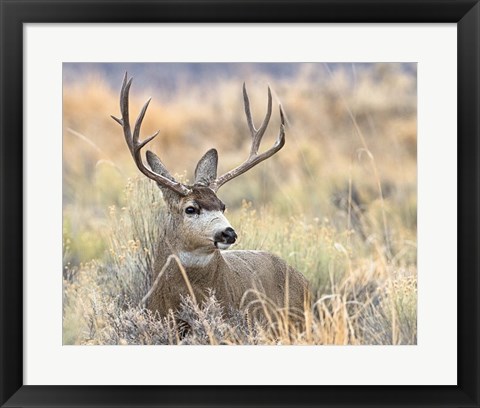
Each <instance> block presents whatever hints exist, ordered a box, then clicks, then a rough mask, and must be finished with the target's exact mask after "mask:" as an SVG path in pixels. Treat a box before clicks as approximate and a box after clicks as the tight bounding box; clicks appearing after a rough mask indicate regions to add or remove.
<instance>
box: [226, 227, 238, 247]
mask: <svg viewBox="0 0 480 408" xmlns="http://www.w3.org/2000/svg"><path fill="white" fill-rule="evenodd" d="M222 238H223V239H224V241H225V243H227V244H233V243H234V242H235V240H236V239H237V234H236V232H235V230H234V229H233V228H231V227H227V228H225V229H224V230H223V231H222Z"/></svg>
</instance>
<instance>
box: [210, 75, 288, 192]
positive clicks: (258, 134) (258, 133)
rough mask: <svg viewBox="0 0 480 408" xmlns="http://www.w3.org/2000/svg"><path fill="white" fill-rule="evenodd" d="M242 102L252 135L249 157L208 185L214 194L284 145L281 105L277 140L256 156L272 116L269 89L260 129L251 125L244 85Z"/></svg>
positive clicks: (280, 106) (283, 117)
mask: <svg viewBox="0 0 480 408" xmlns="http://www.w3.org/2000/svg"><path fill="white" fill-rule="evenodd" d="M243 102H244V104H245V115H246V116H247V122H248V128H249V129H250V133H251V134H252V147H251V148H250V155H249V156H248V159H247V160H245V161H244V162H243V163H242V164H240V165H239V166H238V167H235V168H234V169H233V170H230V171H229V172H228V173H225V174H224V175H222V176H221V177H218V178H217V179H216V180H215V181H213V182H212V183H211V184H210V188H211V189H212V190H213V191H215V192H217V190H218V189H219V188H220V187H221V186H222V185H223V184H225V183H226V182H227V181H230V180H232V179H234V178H235V177H238V176H240V174H243V173H245V172H246V171H247V170H250V169H251V168H252V167H254V166H256V165H257V164H258V163H260V162H262V161H264V160H265V159H268V158H269V157H271V156H273V155H274V154H275V153H277V152H278V151H279V150H280V149H281V148H282V147H283V146H284V145H285V115H284V113H283V109H282V105H278V107H279V109H280V119H281V124H280V132H279V134H278V137H277V140H276V141H275V143H274V145H273V146H272V147H271V148H270V149H269V150H267V151H265V152H263V153H261V154H258V149H259V147H260V143H261V142H262V138H263V135H264V133H265V130H266V129H267V126H268V122H269V121H270V116H271V115H272V93H271V92H270V87H268V105H267V114H266V115H265V118H264V119H263V122H262V124H261V125H260V128H258V129H255V126H254V124H253V119H252V113H251V112H250V101H249V99H248V94H247V88H246V86H245V83H244V84H243Z"/></svg>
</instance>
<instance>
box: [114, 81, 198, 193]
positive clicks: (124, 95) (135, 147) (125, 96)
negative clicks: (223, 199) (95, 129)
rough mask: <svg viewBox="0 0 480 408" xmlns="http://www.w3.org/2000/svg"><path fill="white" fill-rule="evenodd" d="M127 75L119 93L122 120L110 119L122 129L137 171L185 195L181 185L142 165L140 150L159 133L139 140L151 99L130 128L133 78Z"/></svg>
mask: <svg viewBox="0 0 480 408" xmlns="http://www.w3.org/2000/svg"><path fill="white" fill-rule="evenodd" d="M127 79H128V78H127V73H125V76H124V78H123V84H122V89H121V91H120V112H121V114H122V118H121V119H119V118H116V117H115V116H112V118H113V119H114V120H115V122H117V123H118V124H119V125H120V126H122V128H123V135H124V136H125V141H126V142H127V145H128V149H129V150H130V153H131V155H132V157H133V159H134V161H135V164H136V165H137V167H138V169H139V170H140V171H141V172H142V173H143V174H144V175H145V176H147V177H148V178H150V179H152V180H154V181H156V182H157V183H158V184H161V185H162V186H164V187H167V188H169V189H171V190H173V191H176V192H177V193H179V194H180V195H183V196H185V195H187V194H188V192H189V190H188V188H186V187H185V186H184V185H183V184H181V183H178V182H176V181H173V180H170V179H168V178H167V177H164V176H162V175H161V174H158V173H155V172H154V171H152V170H150V169H149V168H148V167H146V166H145V165H144V164H143V160H142V154H141V149H142V148H143V147H144V146H145V145H146V144H147V143H149V142H150V141H152V140H153V139H154V138H155V137H156V136H157V135H158V133H159V131H157V132H155V133H154V134H153V135H151V136H149V137H147V138H146V139H145V140H143V141H141V140H140V128H141V127H142V122H143V118H144V117H145V113H146V112H147V109H148V105H149V104H150V101H151V98H150V99H148V100H147V102H145V104H144V105H143V107H142V109H141V111H140V113H139V114H138V117H137V120H136V121H135V126H134V129H133V135H132V130H131V127H130V119H129V110H128V106H129V92H130V86H131V85H132V80H133V78H130V79H128V80H127Z"/></svg>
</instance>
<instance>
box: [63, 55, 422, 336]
mask: <svg viewBox="0 0 480 408" xmlns="http://www.w3.org/2000/svg"><path fill="white" fill-rule="evenodd" d="M320 68H322V67H321V66H320ZM253 77H254V78H255V80H251V81H247V84H249V85H250V87H249V91H250V98H251V102H252V111H253V113H254V117H255V118H257V120H259V119H258V118H260V117H261V115H262V114H263V112H264V109H265V106H264V104H265V100H266V95H265V83H267V82H268V83H270V85H271V87H272V89H273V91H274V92H275V93H276V95H278V96H279V97H280V99H281V102H282V105H283V106H284V108H285V111H286V113H287V118H288V127H287V145H286V146H285V148H284V149H283V150H282V151H281V152H280V153H278V154H277V155H276V156H275V157H274V158H272V159H270V160H268V161H266V162H265V163H263V164H261V165H259V166H258V167H257V168H255V169H254V170H252V171H250V172H249V173H247V174H245V175H243V176H242V177H240V178H238V179H236V180H235V181H232V182H231V183H229V184H227V185H225V187H223V188H222V189H221V190H220V194H219V195H220V197H221V198H222V200H223V201H225V202H226V204H227V206H228V207H229V208H228V212H227V217H228V218H229V220H230V221H231V223H232V225H233V226H234V227H235V229H236V230H237V233H238V235H239V237H240V239H239V242H238V245H237V249H238V248H248V249H264V250H268V251H270V252H274V253H276V254H278V255H280V256H281V257H283V258H284V259H286V260H287V261H288V262H289V263H290V264H291V265H293V266H294V267H296V268H297V269H298V270H300V271H302V272H303V273H304V274H305V275H306V276H307V278H308V279H309V280H310V282H311V283H312V287H313V289H314V301H313V302H312V305H308V306H306V308H305V311H304V313H305V316H306V322H307V325H306V328H305V330H301V331H299V330H296V329H295V328H293V327H291V325H289V323H288V322H287V321H286V320H285V318H284V317H283V316H284V315H283V314H282V313H281V311H278V312H277V313H278V315H277V318H276V319H275V321H276V323H275V324H272V325H269V324H268V322H255V321H252V319H251V317H250V316H248V315H244V314H242V313H240V312H238V311H232V310H223V308H222V307H221V305H220V304H218V302H217V301H216V299H215V294H214V293H212V294H211V296H210V298H209V299H207V300H206V301H205V302H204V303H203V304H201V305H197V304H195V302H193V301H192V300H191V299H189V298H186V299H184V303H183V306H182V308H181V310H180V311H179V313H180V314H181V315H182V318H183V319H184V320H185V321H187V322H188V323H189V325H190V326H191V327H193V328H194V330H193V331H191V332H189V333H188V334H187V335H186V336H184V337H181V338H180V337H179V335H178V333H179V329H178V328H177V327H176V326H175V324H176V323H175V320H174V319H173V318H172V317H171V316H170V317H167V318H163V319H160V318H159V317H158V316H155V315H152V313H150V312H149V311H148V310H145V309H144V308H143V307H142V304H141V300H142V298H143V297H144V296H145V294H146V293H147V292H148V290H149V288H150V287H151V285H152V282H151V281H150V276H149V271H150V269H151V266H152V264H153V259H154V253H155V242H156V239H157V236H158V228H159V226H160V225H161V223H162V218H163V211H164V206H163V202H162V199H161V195H160V193H159V191H157V188H156V186H153V185H152V184H151V183H150V182H149V181H146V180H141V179H137V178H136V174H137V171H136V169H135V168H134V166H133V163H132V160H131V158H130V157H129V155H128V152H127V149H126V147H125V146H124V141H123V138H122V136H121V131H120V129H119V128H118V125H116V124H115V123H114V122H113V121H112V120H111V119H110V118H109V115H110V114H117V113H118V92H117V90H114V91H112V90H111V89H110V88H109V87H108V86H107V85H106V83H105V82H103V81H101V80H98V79H97V80H94V81H93V80H91V81H89V82H87V83H82V84H71V85H68V86H65V89H64V214H63V216H64V271H63V279H64V343H65V344H415V343H416V333H417V329H416V304H417V288H416V84H415V79H414V77H412V76H411V75H408V74H406V73H404V72H403V71H402V70H400V69H398V67H397V66H396V65H395V64H385V65H380V64H379V65H375V66H373V67H370V68H369V69H365V70H358V71H356V72H355V82H354V83H353V84H352V81H351V79H350V77H349V75H348V71H347V69H337V70H335V71H333V72H332V71H330V70H329V69H323V70H322V69H319V66H318V65H309V64H305V66H304V68H303V70H301V71H300V72H299V74H298V75H297V76H296V77H294V78H289V79H288V80H286V79H282V80H279V79H276V78H265V77H258V76H255V75H254V76H253ZM246 79H248V78H246ZM118 82H119V84H120V82H121V78H119V81H118ZM250 82H251V84H250ZM151 92H152V95H153V96H154V99H153V101H152V104H151V108H150V110H149V112H148V113H147V116H146V118H145V124H144V126H143V131H144V134H149V133H153V131H155V130H156V129H157V128H160V129H161V134H160V136H159V137H158V141H156V142H155V143H156V145H155V146H153V149H154V150H156V151H157V152H158V153H159V154H160V156H161V157H162V159H163V160H164V162H166V164H167V166H168V167H169V168H170V169H171V170H172V171H173V172H174V173H177V174H178V175H180V176H181V177H183V178H184V179H186V178H188V177H191V174H192V170H193V168H194V166H195V163H196V161H197V160H198V159H199V157H200V156H201V155H202V153H203V152H204V151H206V150H207V149H208V148H210V147H212V146H215V147H217V149H218V150H219V154H220V169H219V171H220V172H222V171H225V170H228V169H230V168H231V167H232V166H235V165H237V164H238V162H239V161H240V160H242V159H243V158H244V157H246V155H247V152H248V144H249V140H248V139H249V138H248V133H247V129H246V123H245V118H244V114H243V106H242V99H241V83H237V82H236V81H233V80H225V81H218V82H215V83H214V84H210V85H209V87H208V92H206V89H205V85H204V84H203V85H202V84H198V85H197V86H195V87H193V88H189V89H185V88H179V89H178V90H177V91H176V93H174V94H173V96H172V97H171V98H170V99H169V100H168V101H161V98H160V97H159V98H158V100H159V101H158V102H156V100H157V97H156V95H155V90H152V91H151ZM275 93H274V97H275ZM145 96H146V95H145V94H144V93H143V92H138V93H137V92H136V91H135V84H134V85H133V88H132V97H131V98H132V107H131V110H132V112H135V111H138V109H139V107H140V106H141V104H142V102H143V101H144V99H146V98H145ZM278 125H279V122H278V117H277V115H275V117H274V118H272V123H271V125H270V128H269V133H268V134H267V135H266V137H265V141H264V145H265V146H266V145H268V144H270V143H273V140H274V138H275V136H276V132H277V130H278ZM183 166H185V167H183ZM129 177H134V178H132V179H129ZM125 186H126V187H125ZM273 313H275V311H273ZM265 323H267V324H265ZM180 331H181V330H180Z"/></svg>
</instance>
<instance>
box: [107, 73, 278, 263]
mask: <svg viewBox="0 0 480 408" xmlns="http://www.w3.org/2000/svg"><path fill="white" fill-rule="evenodd" d="M131 84H132V78H130V79H128V77H127V74H125V77H124V79H123V84H122V89H121V92H120V111H121V114H122V117H121V119H119V118H116V117H114V116H112V118H113V119H114V120H115V121H116V122H117V123H119V124H120V125H121V126H122V128H123V133H124V136H125V141H126V143H127V146H128V148H129V150H130V153H131V155H132V157H133V159H134V161H135V163H136V165H137V167H138V169H139V170H140V171H141V172H142V173H143V174H144V175H145V176H147V177H148V178H150V179H152V180H154V181H155V182H156V183H157V185H158V187H160V189H161V190H162V193H163V197H164V199H165V202H166V204H167V208H168V210H169V217H170V222H171V224H172V225H171V228H172V229H174V230H175V232H176V234H175V235H176V236H177V237H179V241H180V242H175V247H176V249H177V251H178V252H179V253H187V254H193V253H196V254H198V255H201V254H210V253H213V252H214V251H215V250H217V249H227V248H228V247H230V245H232V244H233V243H234V242H235V241H236V239H237V234H236V233H235V231H234V230H233V228H232V226H231V225H230V223H229V222H228V220H227V219H226V218H225V216H224V211H225V204H224V203H223V202H222V201H221V200H220V199H219V198H218V197H217V191H218V189H219V188H220V187H221V186H222V185H223V184H225V183H226V182H228V181H230V180H232V179H234V178H235V177H238V176H239V175H241V174H243V173H245V172H246V171H247V170H249V169H251V168H252V167H254V166H256V165H257V164H258V163H260V162H262V161H263V160H265V159H268V158H269V157H271V156H273V155H274V154H275V153H276V152H278V151H279V150H280V149H281V148H282V147H283V146H284V144H285V118H284V114H283V110H282V107H281V105H279V109H280V118H281V124H280V132H279V134H278V137H277V140H276V142H275V143H274V145H273V146H272V147H271V148H270V149H269V150H267V151H265V152H263V153H260V154H259V153H258V149H259V147H260V143H261V141H262V137H263V135H264V133H265V131H266V129H267V126H268V122H269V120H270V116H271V113H272V95H271V92H270V88H268V106H267V113H266V115H265V118H264V120H263V122H262V124H261V126H260V127H259V128H258V129H256V128H255V126H254V124H253V119H252V115H251V112H250V103H249V99H248V95H247V90H246V87H245V84H244V85H243V98H244V105H245V114H246V116H247V123H248V127H249V129H250V133H251V137H252V145H251V149H250V154H249V156H248V158H247V160H245V161H244V162H243V163H242V164H240V165H239V166H237V167H236V168H234V169H233V170H230V171H229V172H227V173H225V174H224V175H222V176H220V177H217V164H218V153H217V151H216V150H215V149H210V150H209V151H208V152H206V153H205V154H204V155H203V157H202V158H201V159H200V160H199V162H198V163H197V166H196V168H195V181H194V183H193V185H186V184H182V183H179V182H178V181H176V180H175V179H174V178H173V177H172V175H171V174H170V173H169V172H168V170H167V168H166V167H165V165H164V164H163V163H162V162H161V160H160V159H159V157H158V156H157V155H155V154H154V153H153V152H151V151H147V152H146V159H147V163H148V165H149V168H148V167H146V166H145V164H144V162H143V159H142V155H141V149H142V148H143V147H144V146H145V145H146V144H147V143H149V142H150V141H151V140H152V139H153V138H155V137H156V136H157V135H158V131H157V132H156V133H155V134H153V135H152V136H149V137H147V138H146V139H145V140H143V141H141V140H140V128H141V125H142V121H143V118H144V116H145V113H146V111H147V108H148V105H149V103H150V99H149V100H148V101H147V102H146V103H145V105H144V106H143V108H142V109H141V111H140V113H139V115H138V117H137V119H136V121H135V125H134V128H133V133H132V129H131V126H130V120H129V102H128V100H129V91H130V86H131Z"/></svg>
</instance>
